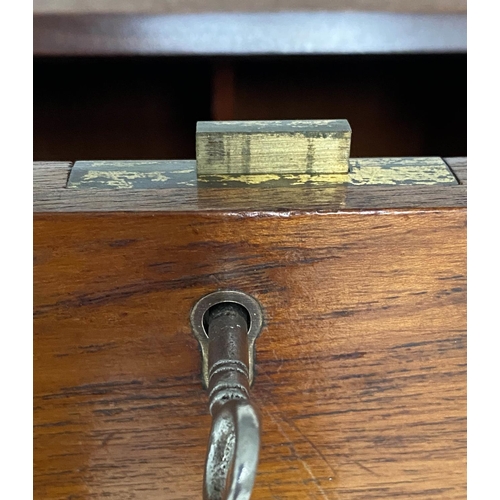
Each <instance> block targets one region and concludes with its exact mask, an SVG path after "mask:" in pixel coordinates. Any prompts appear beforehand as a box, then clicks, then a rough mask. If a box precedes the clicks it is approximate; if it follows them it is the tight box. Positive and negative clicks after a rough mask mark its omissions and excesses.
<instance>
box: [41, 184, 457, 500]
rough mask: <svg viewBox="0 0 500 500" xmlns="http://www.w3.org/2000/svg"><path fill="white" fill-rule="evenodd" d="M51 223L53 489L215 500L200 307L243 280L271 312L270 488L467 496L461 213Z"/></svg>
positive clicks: (45, 472) (47, 281)
mask: <svg viewBox="0 0 500 500" xmlns="http://www.w3.org/2000/svg"><path fill="white" fill-rule="evenodd" d="M457 187H458V188H459V187H460V186H457ZM360 189H361V188H360ZM240 191H241V190H240ZM252 191H254V192H255V190H252ZM34 231H35V235H34V238H35V268H34V280H35V298H34V300H35V333H34V353H35V359H34V373H35V377H34V405H35V410H34V423H35V430H34V432H35V434H34V483H35V484H34V491H35V498H37V499H47V498H58V499H59V498H74V499H76V498H107V497H109V498H132V497H137V498H145V499H160V498H161V499H164V498H169V499H191V498H199V496H200V491H201V484H202V475H203V462H204V453H205V447H206V440H207V437H208V429H209V425H210V417H209V415H208V414H207V409H206V403H207V401H206V398H207V395H206V393H205V392H204V390H203V389H202V386H201V381H200V356H199V352H198V350H197V345H196V340H195V339H194V336H193V335H192V333H191V331H190V327H189V320H188V315H189V311H190V309H191V307H192V306H193V304H194V302H195V301H196V300H197V299H198V298H199V297H201V296H202V295H204V294H206V293H208V292H211V291H214V290H216V289H220V288H226V287H228V288H229V287H230V288H235V289H239V290H242V291H245V292H247V293H250V294H252V295H253V296H255V297H256V298H257V299H258V300H259V301H260V302H261V304H262V305H263V307H264V310H265V314H266V326H265V330H264V331H263V333H262V335H261V336H260V337H259V339H258V341H257V366H256V368H257V373H256V379H255V380H256V382H255V386H254V389H253V395H254V397H255V399H256V402H257V404H258V405H259V407H260V408H261V411H262V417H263V436H262V442H263V448H262V455H261V461H260V466H259V472H258V476H257V480H256V485H255V492H254V496H253V497H252V498H255V499H271V498H281V499H297V500H298V499H304V498H332V499H336V498H339V499H340V498H341V499H359V500H361V499H367V498H374V499H375V498H384V499H385V498H426V499H427V498H429V499H430V498H436V499H437V498H447V499H448V498H449V499H459V498H460V499H462V498H465V491H466V490H465V481H466V475H465V472H466V465H465V458H466V420H465V415H466V393H465V391H466V334H465V327H466V326H465V325H466V317H465V300H466V293H465V273H466V266H465V210H464V209H463V208H456V209H452V210H450V209H448V210H430V209H427V210H424V209H421V210H418V211H414V212H408V211H406V212H404V213H398V212H389V211H386V212H370V213H359V212H358V213H350V212H340V213H338V214H334V213H329V214H320V213H317V214H308V213H303V214H298V213H295V214H294V213H286V212H282V213H276V214H274V215H273V214H269V213H267V214H259V213H251V212H248V211H247V212H220V211H214V212H209V211H208V212H207V211H203V212H202V211H194V212H190V213H181V212H172V213H159V212H156V213H130V214H119V213H113V212H108V213H94V214H89V213H83V214H82V213H46V214H35V225H34Z"/></svg>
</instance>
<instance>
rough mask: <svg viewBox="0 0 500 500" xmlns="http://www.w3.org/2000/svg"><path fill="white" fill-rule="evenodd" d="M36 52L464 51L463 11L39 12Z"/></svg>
mask: <svg viewBox="0 0 500 500" xmlns="http://www.w3.org/2000/svg"><path fill="white" fill-rule="evenodd" d="M33 29H34V36H33V40H34V43H33V51H34V54H35V55H36V56H112V55H113V56H116V55H284V54H295V55H297V54H306V55H311V54H359V53H366V54H376V53H450V52H465V51H466V46H467V26H466V14H420V13H414V14H408V13H401V12H313V11H309V12H211V13H207V12H205V13H197V14H159V15H147V14H145V15H128V14H76V15H73V14H36V15H35V16H34V22H33Z"/></svg>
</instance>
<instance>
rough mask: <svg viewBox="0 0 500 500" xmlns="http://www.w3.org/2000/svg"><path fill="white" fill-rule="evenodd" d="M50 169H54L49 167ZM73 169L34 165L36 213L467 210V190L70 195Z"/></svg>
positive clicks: (176, 191) (244, 190) (157, 191)
mask: <svg viewBox="0 0 500 500" xmlns="http://www.w3.org/2000/svg"><path fill="white" fill-rule="evenodd" d="M47 165H48V167H47ZM70 169H71V164H69V163H64V162H61V163H49V164H47V163H44V162H38V163H35V164H34V169H33V178H34V192H33V210H34V211H35V212H86V211H87V212H96V211H97V212H106V211H134V212H136V211H197V210H207V211H211V210H215V211H218V210H222V211H245V212H248V211H250V212H252V211H267V212H276V211H290V212H293V211H307V212H311V213H316V212H335V211H338V210H383V209H422V208H445V207H450V208H452V207H465V206H466V203H467V191H466V186H464V185H459V184H457V185H449V186H404V187H403V186H353V185H347V186H345V185H344V186H336V187H329V188H323V187H318V186H295V187H293V188H266V189H260V188H259V189H247V188H221V189H217V188H203V189H200V190H198V189H196V188H179V189H176V188H172V189H169V190H168V193H166V192H165V190H163V189H147V190H108V189H104V190H71V189H66V188H64V186H65V185H66V182H67V179H68V175H69V172H70Z"/></svg>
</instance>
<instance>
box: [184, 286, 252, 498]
mask: <svg viewBox="0 0 500 500" xmlns="http://www.w3.org/2000/svg"><path fill="white" fill-rule="evenodd" d="M191 326H192V328H193V332H194V334H195V336H196V338H197V339H198V342H199V343H200V347H201V352H202V372H203V377H202V378H203V385H204V387H205V388H206V389H208V392H209V408H210V413H211V415H212V429H211V431H210V438H209V443H208V451H207V458H206V462H205V477H204V488H203V498H204V499H205V500H248V499H249V498H250V495H251V493H252V488H253V483H254V480H255V474H256V472H257V464H258V460H259V449H260V420H259V416H258V412H257V410H256V408H255V407H254V406H253V404H252V402H251V400H250V385H251V384H252V381H253V361H254V344H255V339H256V338H257V336H258V335H259V333H260V331H261V329H262V310H261V308H260V306H259V304H258V302H257V301H256V300H255V299H253V298H252V297H250V296H248V295H246V294H244V293H242V292H237V291H219V292H214V293H212V294H210V295H207V296H205V297H203V298H202V299H201V300H199V301H198V302H197V304H196V305H195V306H194V308H193V310H192V312H191Z"/></svg>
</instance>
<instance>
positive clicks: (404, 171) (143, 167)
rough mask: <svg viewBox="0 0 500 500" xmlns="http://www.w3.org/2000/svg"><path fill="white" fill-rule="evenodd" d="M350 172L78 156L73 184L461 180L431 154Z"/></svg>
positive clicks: (353, 164) (370, 161) (370, 163)
mask: <svg viewBox="0 0 500 500" xmlns="http://www.w3.org/2000/svg"><path fill="white" fill-rule="evenodd" d="M349 170H350V171H349V173H348V174H280V173H278V172H276V173H268V174H225V175H210V176H208V175H204V176H198V177H197V175H196V160H147V161H136V160H127V161H78V162H76V163H75V164H74V166H73V168H72V170H71V174H70V176H69V180H68V185H67V187H68V188H70V189H168V188H193V187H198V188H221V187H266V188H276V187H293V186H321V187H330V186H336V185H339V184H340V185H356V186H382V185H387V186H396V185H412V186H415V185H422V186H432V185H457V184H458V183H457V181H456V179H455V177H454V175H453V174H452V172H451V171H450V169H449V167H448V166H447V164H446V163H445V162H444V161H443V160H442V159H441V158H439V157H430V158H354V159H351V160H349Z"/></svg>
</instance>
